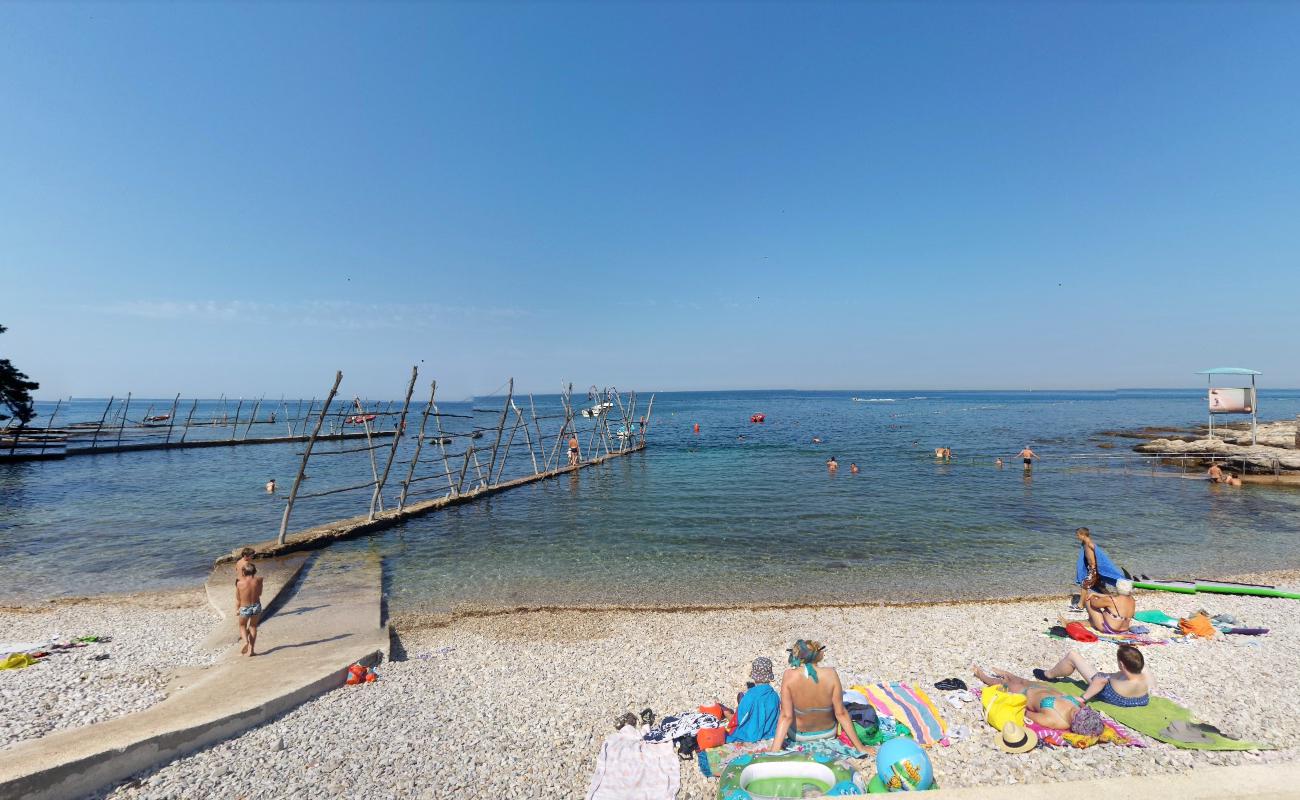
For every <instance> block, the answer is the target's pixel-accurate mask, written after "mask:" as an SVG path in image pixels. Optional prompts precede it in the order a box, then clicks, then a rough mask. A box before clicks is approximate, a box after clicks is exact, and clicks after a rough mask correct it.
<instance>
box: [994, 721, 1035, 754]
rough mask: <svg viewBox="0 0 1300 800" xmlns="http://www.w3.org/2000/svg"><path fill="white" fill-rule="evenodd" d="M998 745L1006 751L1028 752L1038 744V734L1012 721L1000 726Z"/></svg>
mask: <svg viewBox="0 0 1300 800" xmlns="http://www.w3.org/2000/svg"><path fill="white" fill-rule="evenodd" d="M997 742H998V747H1000V748H1002V750H1003V751H1004V752H1007V753H1028V752H1029V751H1030V750H1033V749H1034V748H1035V747H1037V746H1038V734H1036V733H1034V732H1033V731H1031V730H1029V729H1028V728H1026V727H1024V726H1023V725H1017V724H1016V723H1014V722H1008V723H1006V724H1005V725H1003V726H1002V734H1001V735H1000V736H998V739H997Z"/></svg>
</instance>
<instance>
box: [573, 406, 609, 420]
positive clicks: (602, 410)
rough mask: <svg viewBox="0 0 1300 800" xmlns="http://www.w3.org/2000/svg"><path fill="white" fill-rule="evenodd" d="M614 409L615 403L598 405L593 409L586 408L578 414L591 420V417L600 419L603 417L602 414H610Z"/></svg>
mask: <svg viewBox="0 0 1300 800" xmlns="http://www.w3.org/2000/svg"><path fill="white" fill-rule="evenodd" d="M612 408H614V404H613V403H609V402H605V403H597V404H596V405H594V406H592V407H591V408H584V409H582V410H581V411H580V412H578V413H580V414H582V416H584V417H587V418H589V419H590V418H591V417H599V416H600V415H602V414H608V413H609V412H610V410H611V409H612Z"/></svg>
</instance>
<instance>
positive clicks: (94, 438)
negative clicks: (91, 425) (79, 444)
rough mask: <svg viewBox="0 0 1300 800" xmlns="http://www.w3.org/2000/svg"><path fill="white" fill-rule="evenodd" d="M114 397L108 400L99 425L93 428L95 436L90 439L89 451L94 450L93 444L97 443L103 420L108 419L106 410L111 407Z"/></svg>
mask: <svg viewBox="0 0 1300 800" xmlns="http://www.w3.org/2000/svg"><path fill="white" fill-rule="evenodd" d="M115 399H117V398H116V396H110V397H109V398H108V405H106V406H104V415H103V416H101V417H100V418H99V425H98V426H96V428H95V435H94V436H93V437H91V439H90V449H91V450H94V449H95V443H96V442H98V441H99V432H100V431H101V430H103V429H104V420H106V419H108V410H109V409H110V408H112V407H113V401H114V400H115Z"/></svg>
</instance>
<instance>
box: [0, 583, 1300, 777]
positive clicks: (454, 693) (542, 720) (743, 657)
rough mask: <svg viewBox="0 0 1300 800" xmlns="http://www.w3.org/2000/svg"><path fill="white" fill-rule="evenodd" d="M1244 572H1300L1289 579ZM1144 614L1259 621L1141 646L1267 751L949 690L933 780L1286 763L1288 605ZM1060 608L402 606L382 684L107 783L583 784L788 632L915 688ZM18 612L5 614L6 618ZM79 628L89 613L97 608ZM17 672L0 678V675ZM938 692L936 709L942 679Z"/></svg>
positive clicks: (132, 615) (147, 625) (1056, 650)
mask: <svg viewBox="0 0 1300 800" xmlns="http://www.w3.org/2000/svg"><path fill="white" fill-rule="evenodd" d="M1240 579H1241V580H1251V581H1266V582H1269V583H1278V584H1280V585H1288V586H1297V585H1300V573H1284V574H1273V575H1265V576H1244V577H1240ZM71 607H74V608H79V609H81V610H82V611H86V612H87V613H89V612H92V611H93V613H94V614H100V615H103V616H102V617H101V618H100V621H99V622H94V623H93V624H97V625H101V626H102V627H103V628H105V629H108V628H110V627H111V626H113V625H117V624H119V623H116V622H114V621H113V620H114V619H115V618H116V617H117V615H123V616H125V617H126V618H129V620H131V622H130V624H134V625H139V626H140V628H141V630H142V631H145V630H149V631H153V630H157V629H160V628H164V629H165V628H170V629H171V630H172V631H173V632H174V633H175V634H176V635H177V636H180V635H181V634H186V633H188V634H189V635H191V636H192V637H193V638H192V639H191V640H190V641H189V642H188V644H189V645H191V646H192V645H193V644H195V643H196V642H197V641H198V640H200V639H201V638H202V634H203V633H206V628H205V627H203V626H202V625H201V624H200V622H201V620H200V619H199V618H198V617H199V616H200V615H201V614H206V613H209V612H206V611H204V609H202V608H196V607H186V608H170V609H168V608H154V609H148V608H143V609H142V608H138V607H137V608H131V607H130V606H129V605H127V606H124V605H122V604H120V603H108V604H102V605H97V604H94V603H85V604H83V605H81V606H71ZM1139 607H1141V608H1160V609H1162V610H1165V611H1167V612H1169V613H1171V614H1174V615H1185V614H1188V613H1190V612H1192V611H1195V610H1196V609H1198V608H1201V607H1205V608H1207V609H1209V610H1210V611H1211V612H1212V613H1219V612H1226V613H1230V614H1233V615H1235V616H1236V617H1237V618H1238V619H1240V620H1241V621H1242V624H1247V625H1258V626H1263V627H1269V628H1271V629H1272V633H1270V634H1269V635H1268V636H1265V637H1260V638H1252V637H1227V638H1224V639H1222V640H1216V641H1202V642H1191V643H1179V644H1169V645H1164V646H1154V647H1149V648H1147V649H1146V655H1147V658H1148V660H1149V663H1150V665H1151V669H1152V671H1153V673H1154V674H1155V675H1156V677H1157V680H1158V683H1159V686H1160V693H1161V694H1164V695H1166V696H1170V697H1172V698H1175V699H1176V700H1178V701H1179V702H1182V703H1183V704H1185V705H1187V706H1188V707H1189V708H1191V709H1193V710H1194V711H1195V712H1196V713H1197V714H1198V716H1200V717H1202V718H1203V719H1205V720H1207V721H1210V722H1213V723H1214V724H1216V725H1218V726H1219V727H1220V728H1222V729H1223V730H1224V731H1225V732H1226V733H1228V734H1230V735H1235V736H1241V737H1250V738H1253V739H1263V740H1265V741H1268V742H1271V743H1275V744H1277V745H1279V746H1280V747H1281V748H1282V749H1279V750H1275V751H1265V752H1259V753H1252V752H1245V753H1203V752H1192V751H1181V750H1176V749H1174V748H1172V747H1169V746H1166V745H1161V744H1158V743H1154V742H1152V743H1150V744H1151V746H1150V747H1147V748H1118V747H1112V746H1103V747H1100V748H1094V749H1089V750H1083V751H1078V750H1061V749H1046V748H1040V749H1038V750H1035V751H1034V752H1032V753H1029V754H1027V755H1023V756H1010V755H1007V754H1004V753H1002V752H1001V751H1000V750H998V749H997V748H996V747H995V745H994V743H993V731H992V729H991V728H989V727H988V726H986V725H984V723H983V722H982V720H981V716H980V711H979V707H978V704H977V703H965V704H963V705H962V707H961V709H960V710H958V709H955V708H953V707H952V706H949V705H947V704H946V703H945V704H943V705H941V708H943V710H944V712H945V714H946V716H947V720H948V722H949V724H950V725H967V726H969V727H970V729H971V730H972V731H973V732H974V736H973V737H972V738H970V739H968V740H965V741H962V742H958V743H955V744H953V745H952V746H951V747H946V748H943V747H941V748H936V749H934V750H932V751H931V756H932V759H933V761H934V765H935V771H936V775H937V776H938V779H939V781H940V783H941V785H943V786H945V787H959V786H974V785H1002V784H1010V783H1030V782H1050V781H1068V780H1080V779H1085V778H1091V777H1098V776H1101V775H1150V774H1156V773H1173V772H1184V771H1186V770H1187V769H1190V768H1194V767H1196V766H1200V765H1210V764H1215V765H1218V764H1251V763H1275V762H1282V761H1286V762H1294V761H1300V747H1297V745H1296V743H1297V742H1300V696H1297V695H1296V693H1295V692H1294V689H1293V686H1292V685H1291V684H1292V677H1293V675H1294V650H1295V642H1296V640H1297V637H1298V636H1300V618H1298V617H1297V615H1296V614H1295V611H1296V609H1297V606H1296V605H1295V602H1294V601H1287V600H1267V599H1261V598H1250V597H1229V596H1210V595H1192V596H1187V595H1176V594H1167V593H1159V592H1146V593H1142V594H1141V595H1140V597H1139ZM1063 609H1064V603H1063V601H1062V600H1061V599H1059V598H1051V599H1042V598H1039V599H1030V600H1020V601H1010V602H1006V601H1002V602H975V603H954V604H934V605H924V604H922V605H915V606H871V605H866V606H854V607H839V608H793V609H770V610H758V611H755V610H744V609H732V610H718V611H682V612H665V611H579V610H570V611H564V610H557V611H536V612H519V613H513V614H507V615H497V616H488V617H466V618H461V619H456V620H453V621H451V622H450V623H448V624H439V625H422V624H421V620H420V619H419V618H411V619H407V618H403V617H402V616H400V615H399V616H397V617H396V618H395V619H394V620H393V624H394V630H395V634H394V660H393V661H391V662H389V663H385V664H382V665H380V667H379V668H378V671H379V674H380V680H379V681H378V682H377V683H374V684H369V685H362V686H359V687H342V688H340V689H338V690H336V691H332V692H329V693H328V694H326V695H324V696H323V697H320V698H318V699H316V700H313V701H311V702H308V703H306V704H305V705H303V706H301V707H299V708H297V709H295V710H294V711H292V712H290V713H288V714H286V715H285V716H283V717H281V718H280V719H278V720H275V721H273V722H271V723H268V724H266V725H263V726H261V727H259V728H256V729H254V730H251V731H249V732H247V733H245V734H244V735H242V736H240V737H238V738H235V739H232V740H230V741H227V742H224V743H221V744H219V745H216V746H214V747H212V748H209V749H207V750H205V751H202V752H199V753H196V754H194V755H192V756H189V757H187V758H184V759H181V760H179V761H176V762H174V763H172V764H169V765H167V766H165V767H163V768H161V769H158V770H154V771H150V772H147V773H144V774H141V775H137V776H135V778H134V779H133V780H131V781H129V782H127V783H125V784H123V785H121V786H119V787H116V788H114V789H112V790H110V791H109V792H106V793H105V795H104V796H108V797H113V798H164V797H191V796H241V797H249V798H263V797H264V798H272V797H311V796H321V795H349V796H365V797H434V796H439V797H441V796H456V797H574V796H582V795H583V794H584V793H585V790H586V786H587V781H588V779H589V778H590V775H591V771H592V768H593V765H594V761H595V758H596V755H597V752H598V749H599V746H600V742H601V741H602V740H603V738H604V737H605V736H606V735H607V734H609V733H610V732H612V730H613V719H614V717H615V716H616V715H618V714H621V713H623V712H624V711H629V710H631V711H640V710H641V709H642V708H646V707H650V708H653V709H655V710H656V711H657V712H659V713H660V714H661V715H662V714H666V713H673V712H676V711H681V710H685V709H690V708H693V707H695V706H697V705H700V704H702V703H705V702H708V701H711V700H713V699H715V698H716V699H721V700H723V701H724V702H725V701H729V700H730V701H734V698H735V693H736V691H737V690H738V689H739V688H741V687H743V685H744V684H743V673H744V669H745V667H746V665H747V664H748V662H749V660H750V659H752V658H754V657H755V656H758V655H766V656H768V657H770V658H773V659H776V660H778V662H779V661H780V659H782V658H783V653H784V651H785V648H786V647H788V646H789V644H790V642H791V641H792V640H793V639H795V638H799V637H810V638H818V639H821V640H823V641H825V642H826V644H827V646H828V651H827V652H828V661H829V662H830V663H832V664H833V665H835V666H837V667H838V668H839V669H840V670H841V672H842V674H843V675H844V678H845V680H846V682H853V681H858V680H863V681H872V680H912V681H915V682H917V683H920V684H922V685H924V686H926V687H930V686H932V685H933V684H934V683H935V682H936V681H938V680H940V679H943V678H948V677H961V678H962V679H964V680H966V681H967V682H968V683H971V684H972V685H973V684H974V683H976V682H975V681H974V680H973V679H972V678H971V675H970V667H971V664H973V663H978V664H980V665H982V666H985V667H1006V668H1012V669H1015V670H1017V671H1020V672H1023V673H1026V674H1027V673H1028V672H1029V671H1030V670H1031V669H1032V668H1033V667H1035V666H1043V665H1046V664H1048V663H1049V662H1052V661H1054V660H1055V659H1056V658H1058V657H1059V656H1060V654H1061V653H1062V652H1063V651H1064V650H1065V649H1066V648H1067V647H1069V646H1070V645H1068V644H1066V643H1064V642H1061V641H1059V640H1055V639H1051V638H1049V637H1047V636H1046V635H1045V633H1044V632H1045V630H1046V629H1047V627H1048V625H1049V624H1050V623H1051V621H1053V620H1055V619H1056V617H1057V615H1058V614H1060V613H1061V612H1062V610H1063ZM30 613H32V612H29V611H15V610H12V609H11V610H7V611H5V612H4V614H5V615H6V616H5V617H4V619H5V620H6V621H9V620H12V619H14V618H15V617H16V615H21V614H30ZM187 615H189V616H187ZM77 621H81V622H83V623H84V624H92V622H93V617H81V618H78V620H77ZM121 624H126V623H121ZM42 629H43V628H42ZM200 629H202V630H201V631H200ZM116 630H118V631H121V632H120V633H115V634H114V635H115V640H114V644H115V645H116V644H117V643H118V642H119V641H120V642H126V641H127V640H128V637H129V636H130V635H131V634H130V632H129V630H127V629H125V628H120V627H119V628H116ZM110 632H111V631H110ZM168 635H169V636H170V635H171V634H168ZM119 636H120V637H122V638H120V639H119V638H117V637H119ZM162 644H169V645H170V647H171V654H172V655H171V656H170V657H171V658H172V659H174V660H176V662H177V665H178V666H182V665H183V663H185V662H187V659H192V658H193V655H192V654H191V653H189V652H188V651H187V650H186V647H185V644H186V643H185V642H182V641H179V639H168V640H167V641H166V642H164V643H160V646H161V645H162ZM1076 646H1077V647H1078V648H1079V649H1080V650H1081V651H1082V652H1084V653H1085V654H1086V655H1088V656H1089V657H1090V658H1092V659H1094V660H1095V661H1096V662H1097V664H1098V666H1102V667H1110V666H1111V665H1112V662H1113V661H1114V653H1115V649H1114V646H1113V645H1110V644H1105V643H1097V644H1090V645H1076ZM160 652H161V651H160ZM122 655H123V656H124V658H123V661H125V660H126V659H125V656H126V654H125V653H123V654H122ZM113 660H114V659H109V661H108V662H105V663H112V662H113ZM154 663H155V664H156V665H157V664H159V663H160V662H159V661H158V660H155V662H154ZM133 666H134V665H133ZM159 668H160V669H161V667H159ZM21 672H31V668H29V669H28V670H20V671H18V673H21ZM36 674H37V673H34V672H32V675H36ZM53 674H57V673H53ZM13 677H14V674H10V675H6V676H4V677H3V678H0V680H4V681H5V682H6V683H10V682H11V681H12V679H13ZM101 680H102V679H101V677H99V676H92V678H91V679H90V684H89V688H90V689H91V690H92V691H86V690H83V692H84V693H86V694H87V695H90V694H92V692H93V694H94V695H96V696H98V695H101V694H103V693H104V691H105V689H107V688H108V687H109V686H110V684H106V683H102V682H101ZM110 693H111V692H110ZM933 694H934V696H935V699H936V700H938V701H939V702H943V701H942V699H941V698H942V694H943V693H942V692H939V691H938V690H934V691H933ZM141 696H142V697H143V694H142V695H141ZM11 706H12V704H11ZM681 770H682V771H681V775H682V791H681V792H680V793H679V795H678V797H681V798H700V799H701V800H703V799H704V798H712V797H714V796H715V794H716V783H715V782H713V781H710V780H708V779H705V778H704V777H703V776H702V775H701V774H700V773H699V770H698V769H697V768H696V766H695V765H694V763H693V762H684V763H683V764H682V767H681Z"/></svg>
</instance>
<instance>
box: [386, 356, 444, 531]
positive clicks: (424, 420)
mask: <svg viewBox="0 0 1300 800" xmlns="http://www.w3.org/2000/svg"><path fill="white" fill-rule="evenodd" d="M437 392H438V382H437V381H432V382H430V384H429V403H428V405H426V406H425V407H424V415H423V416H422V417H420V432H419V433H418V434H417V435H416V437H415V455H413V456H411V466H410V468H409V469H408V470H406V480H404V481H402V494H401V495H400V496H399V497H398V498H397V510H398V511H401V510H402V509H403V508H406V493H407V492H408V491H410V489H411V478H414V477H415V465H416V464H418V463H419V462H420V449H421V448H422V447H423V446H424V426H426V425H428V424H429V412H430V411H432V410H433V397H434V395H435V394H437ZM439 438H441V437H439Z"/></svg>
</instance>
